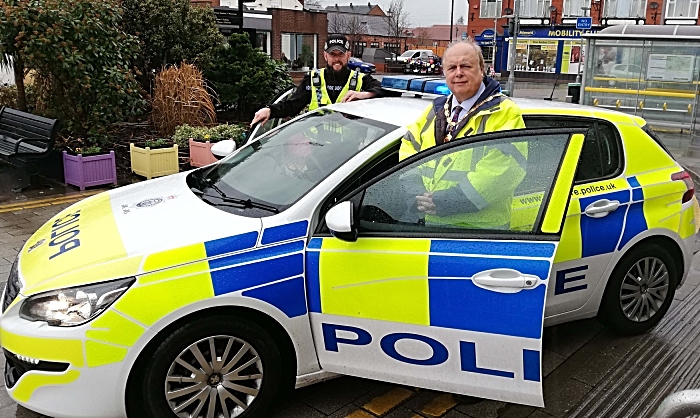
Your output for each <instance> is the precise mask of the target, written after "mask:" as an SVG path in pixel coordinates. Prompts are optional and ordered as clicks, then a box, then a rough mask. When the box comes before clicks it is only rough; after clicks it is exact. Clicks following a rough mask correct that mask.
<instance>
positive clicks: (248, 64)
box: [203, 34, 294, 120]
mask: <svg viewBox="0 0 700 418" xmlns="http://www.w3.org/2000/svg"><path fill="white" fill-rule="evenodd" d="M203 69H204V75H205V77H206V79H207V80H209V82H210V83H212V85H213V87H214V89H215V90H216V92H217V93H218V96H219V101H220V103H221V107H220V108H221V109H222V110H229V109H235V110H236V112H237V114H238V116H239V117H240V118H241V119H243V120H249V119H250V118H251V117H252V116H253V114H254V113H255V111H257V110H258V109H260V108H261V107H263V106H265V105H266V104H267V103H268V102H269V101H270V100H272V99H273V98H274V97H275V95H276V94H277V93H279V92H281V91H282V90H286V89H288V88H290V87H292V86H293V85H294V84H293V83H292V79H291V77H290V75H289V72H288V71H287V67H286V65H285V64H284V63H282V62H279V61H275V60H273V59H272V58H270V57H269V56H267V55H266V54H265V53H263V52H261V51H260V50H258V49H256V48H254V47H253V45H251V44H250V40H249V39H248V35H247V34H234V35H231V37H230V38H229V40H228V44H226V45H221V46H220V47H219V48H217V49H216V51H215V53H214V57H213V58H212V61H211V62H210V63H207V64H206V65H205V66H204V67H203Z"/></svg>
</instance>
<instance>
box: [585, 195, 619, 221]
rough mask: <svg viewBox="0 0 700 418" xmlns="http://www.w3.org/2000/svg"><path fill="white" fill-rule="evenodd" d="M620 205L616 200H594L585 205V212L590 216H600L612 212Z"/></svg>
mask: <svg viewBox="0 0 700 418" xmlns="http://www.w3.org/2000/svg"><path fill="white" fill-rule="evenodd" d="M619 207H620V202H618V201H617V200H608V199H601V200H596V201H595V202H593V203H591V204H590V205H588V207H586V210H585V214H586V215H588V216H590V217H591V218H602V217H604V216H607V215H608V213H610V212H614V211H615V210H616V209H617V208H619Z"/></svg>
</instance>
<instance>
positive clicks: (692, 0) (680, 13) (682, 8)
mask: <svg viewBox="0 0 700 418" xmlns="http://www.w3.org/2000/svg"><path fill="white" fill-rule="evenodd" d="M667 4H668V6H667V8H666V17H688V18H693V19H695V18H697V17H698V0H668V3H667Z"/></svg>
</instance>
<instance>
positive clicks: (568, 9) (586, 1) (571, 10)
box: [564, 0, 591, 17]
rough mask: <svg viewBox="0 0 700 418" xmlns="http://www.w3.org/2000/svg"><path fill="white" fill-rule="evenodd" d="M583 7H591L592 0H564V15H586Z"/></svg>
mask: <svg viewBox="0 0 700 418" xmlns="http://www.w3.org/2000/svg"><path fill="white" fill-rule="evenodd" d="M582 7H588V8H589V9H590V8H591V0H564V17H577V16H585V14H584V13H583V9H582Z"/></svg>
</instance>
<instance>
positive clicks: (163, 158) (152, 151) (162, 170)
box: [129, 139, 180, 179]
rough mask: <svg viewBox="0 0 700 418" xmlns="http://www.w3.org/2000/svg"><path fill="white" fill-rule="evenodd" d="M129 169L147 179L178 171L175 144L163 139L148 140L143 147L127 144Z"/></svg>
mask: <svg viewBox="0 0 700 418" xmlns="http://www.w3.org/2000/svg"><path fill="white" fill-rule="evenodd" d="M129 154H130V157H131V171H132V172H133V173H136V174H138V175H140V176H144V177H146V178H147V179H151V178H153V177H160V176H167V175H168V174H175V173H177V172H179V171H180V167H179V165H178V159H177V144H170V143H168V142H167V141H166V140H165V139H158V140H155V141H151V140H148V141H146V142H145V144H144V146H143V147H140V146H137V145H135V144H133V143H131V144H129Z"/></svg>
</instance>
